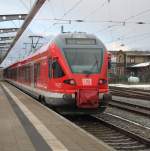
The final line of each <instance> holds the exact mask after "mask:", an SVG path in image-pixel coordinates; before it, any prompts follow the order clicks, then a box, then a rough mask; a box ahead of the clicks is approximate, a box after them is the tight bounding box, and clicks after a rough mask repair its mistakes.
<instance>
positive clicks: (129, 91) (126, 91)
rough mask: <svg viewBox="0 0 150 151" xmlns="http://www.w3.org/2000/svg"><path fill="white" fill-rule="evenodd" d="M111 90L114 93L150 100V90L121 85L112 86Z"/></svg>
mask: <svg viewBox="0 0 150 151" xmlns="http://www.w3.org/2000/svg"><path fill="white" fill-rule="evenodd" d="M110 92H111V93H112V95H117V96H124V97H131V98H138V99H145V100H150V92H148V91H143V90H132V89H127V88H119V87H112V86H111V87H110Z"/></svg>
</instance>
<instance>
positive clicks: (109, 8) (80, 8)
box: [0, 0, 150, 65]
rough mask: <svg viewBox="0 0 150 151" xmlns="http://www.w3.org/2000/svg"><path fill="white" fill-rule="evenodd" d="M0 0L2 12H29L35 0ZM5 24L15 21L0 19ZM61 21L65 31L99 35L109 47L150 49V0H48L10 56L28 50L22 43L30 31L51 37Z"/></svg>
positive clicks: (30, 33) (18, 23) (27, 39)
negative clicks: (8, 21) (5, 21)
mask: <svg viewBox="0 0 150 151" xmlns="http://www.w3.org/2000/svg"><path fill="white" fill-rule="evenodd" d="M0 2H1V4H0V14H10V13H12V12H13V13H28V12H29V10H30V8H31V6H32V4H33V2H34V0H5V1H3V0H0ZM79 20H80V22H79ZM81 21H82V22H81ZM6 25H7V26H13V25H14V23H12V22H10V23H7V24H6V23H5V25H4V23H3V25H2V23H0V27H2V26H6ZM20 25H21V22H16V23H15V26H20ZM61 25H64V30H65V31H71V32H75V31H77V32H78V31H79V32H87V33H92V34H95V35H97V36H98V37H99V38H100V39H101V40H102V41H103V42H104V44H105V45H106V47H107V48H108V49H109V50H120V49H123V50H150V42H149V41H150V0H47V1H46V2H45V3H44V5H43V7H42V8H41V9H40V11H39V12H38V14H37V15H36V17H35V18H34V19H33V21H32V23H31V24H30V25H29V27H28V28H27V30H26V31H25V33H24V34H23V35H22V37H21V38H20V40H19V41H18V42H17V43H16V45H15V46H14V48H13V49H12V51H11V53H10V54H9V55H8V57H9V58H11V57H12V56H14V54H18V55H21V53H22V54H24V53H25V51H27V50H25V48H24V46H23V45H24V44H23V43H24V42H27V41H29V38H28V36H29V35H33V34H34V35H42V36H44V37H46V36H48V37H51V36H53V35H56V34H58V33H60V27H61ZM46 41H47V38H46V40H43V41H42V42H44V43H45V42H46ZM20 50H22V51H20ZM15 57H17V56H16V55H15ZM12 58H13V57H12ZM11 60H13V59H11ZM14 60H15V59H14ZM6 62H8V61H5V62H3V65H4V64H5V65H6V64H7V63H6Z"/></svg>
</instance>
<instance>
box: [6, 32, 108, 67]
mask: <svg viewBox="0 0 150 151" xmlns="http://www.w3.org/2000/svg"><path fill="white" fill-rule="evenodd" d="M66 39H95V40H96V42H97V45H99V47H103V48H105V46H104V44H103V43H102V42H101V41H100V40H99V39H98V38H97V37H96V36H95V35H93V34H87V33H80V32H78V33H76V32H75V33H62V34H59V35H57V36H55V37H54V38H53V39H51V40H50V41H49V42H48V43H47V44H45V45H43V46H42V47H41V48H39V49H38V50H37V51H36V52H35V53H33V54H31V55H29V56H27V57H26V58H25V59H23V60H21V61H18V62H15V63H13V64H12V65H10V66H8V67H15V66H18V65H19V64H22V63H25V62H26V61H28V60H29V59H31V58H33V57H35V56H37V55H40V54H43V53H44V52H46V51H47V50H48V48H49V46H50V44H51V43H56V44H58V46H60V47H65V40H66ZM89 47H90V46H89ZM8 67H7V68H8Z"/></svg>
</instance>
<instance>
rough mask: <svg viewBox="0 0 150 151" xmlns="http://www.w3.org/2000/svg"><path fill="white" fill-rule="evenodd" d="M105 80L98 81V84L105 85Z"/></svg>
mask: <svg viewBox="0 0 150 151" xmlns="http://www.w3.org/2000/svg"><path fill="white" fill-rule="evenodd" d="M106 83H107V80H105V79H99V81H98V84H106Z"/></svg>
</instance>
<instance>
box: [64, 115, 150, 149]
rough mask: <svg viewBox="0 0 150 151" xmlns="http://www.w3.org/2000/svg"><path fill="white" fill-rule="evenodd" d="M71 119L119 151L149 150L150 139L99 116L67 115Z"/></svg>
mask: <svg viewBox="0 0 150 151" xmlns="http://www.w3.org/2000/svg"><path fill="white" fill-rule="evenodd" d="M66 118H68V119H69V120H70V121H72V122H74V123H75V124H76V125H78V126H80V127H81V128H83V129H84V130H86V131H88V132H89V133H91V134H92V135H94V136H95V137H97V138H98V139H100V140H103V141H104V142H105V143H107V144H108V145H110V146H112V147H113V148H114V149H116V150H119V151H130V150H132V151H148V150H150V140H149V139H146V138H143V137H141V136H139V135H137V134H134V133H132V132H129V131H127V130H126V129H124V128H121V127H119V126H116V125H114V124H112V123H110V122H109V121H106V120H104V119H103V118H101V117H99V116H95V115H94V116H78V117H77V116H66Z"/></svg>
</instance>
